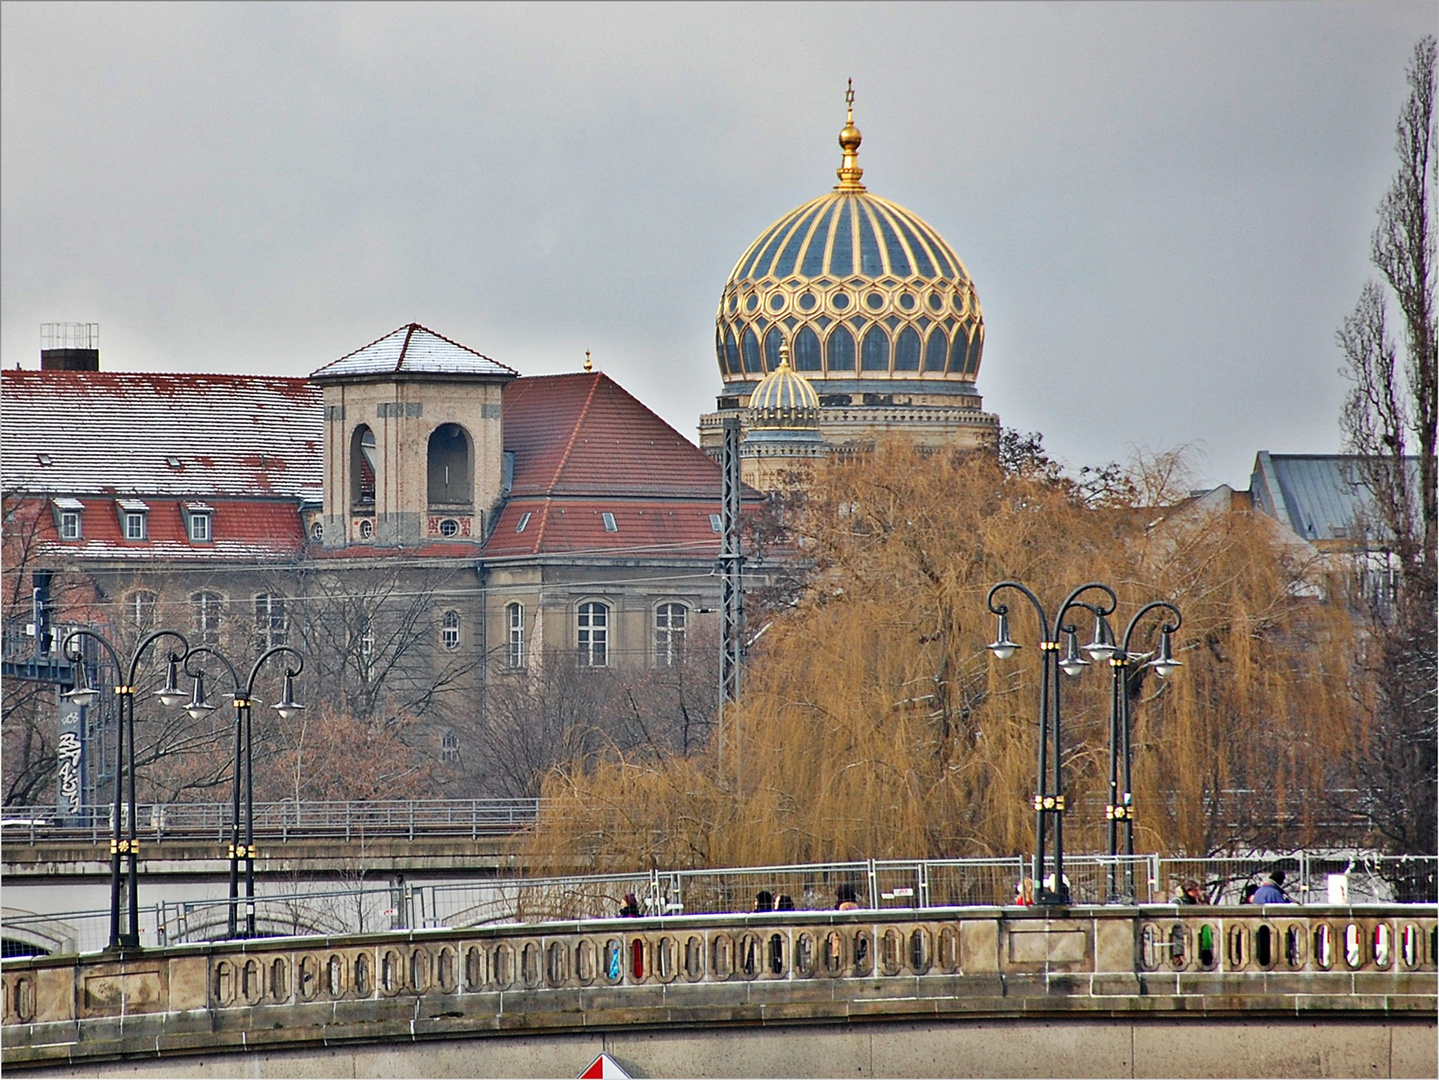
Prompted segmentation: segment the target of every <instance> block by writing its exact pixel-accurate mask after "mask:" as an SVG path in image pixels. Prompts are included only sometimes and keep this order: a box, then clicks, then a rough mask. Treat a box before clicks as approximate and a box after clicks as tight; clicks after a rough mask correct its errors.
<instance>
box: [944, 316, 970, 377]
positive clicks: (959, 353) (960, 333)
mask: <svg viewBox="0 0 1439 1080" xmlns="http://www.w3.org/2000/svg"><path fill="white" fill-rule="evenodd" d="M968 348H969V335H967V334H966V333H965V332H964V327H963V326H961V327H959V328H958V329H957V330H955V332H954V344H953V345H951V346H950V348H949V373H950V374H951V375H963V374H964V354H965V352H966V351H967V350H968Z"/></svg>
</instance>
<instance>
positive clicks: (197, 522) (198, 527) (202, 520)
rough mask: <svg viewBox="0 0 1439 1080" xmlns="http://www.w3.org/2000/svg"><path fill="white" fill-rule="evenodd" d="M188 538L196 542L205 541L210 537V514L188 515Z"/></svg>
mask: <svg viewBox="0 0 1439 1080" xmlns="http://www.w3.org/2000/svg"><path fill="white" fill-rule="evenodd" d="M190 539H191V540H194V541H196V542H198V543H207V542H208V541H209V539H210V515H209V514H191V515H190Z"/></svg>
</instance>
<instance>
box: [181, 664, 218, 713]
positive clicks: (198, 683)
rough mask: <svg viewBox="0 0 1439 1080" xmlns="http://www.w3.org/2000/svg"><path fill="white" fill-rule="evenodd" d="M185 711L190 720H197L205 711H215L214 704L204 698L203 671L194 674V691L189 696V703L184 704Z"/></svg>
mask: <svg viewBox="0 0 1439 1080" xmlns="http://www.w3.org/2000/svg"><path fill="white" fill-rule="evenodd" d="M185 711H186V712H187V713H189V714H190V719H191V720H199V719H200V718H201V717H203V716H204V715H205V714H206V713H210V712H214V711H215V706H214V705H212V704H211V703H210V702H208V701H206V700H205V674H204V672H201V673H200V674H198V675H196V676H195V692H194V694H192V695H191V696H190V704H188V705H186V706H185Z"/></svg>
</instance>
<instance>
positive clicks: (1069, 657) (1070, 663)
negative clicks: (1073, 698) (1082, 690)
mask: <svg viewBox="0 0 1439 1080" xmlns="http://www.w3.org/2000/svg"><path fill="white" fill-rule="evenodd" d="M1064 641H1065V646H1064V658H1063V659H1062V660H1060V661H1059V668H1060V670H1061V671H1063V672H1064V673H1065V674H1066V675H1068V676H1069V677H1070V678H1071V679H1073V678H1076V677H1077V676H1079V675H1082V674H1084V669H1085V668H1087V667H1089V661H1088V660H1086V659H1085V658H1084V657H1082V656H1080V655H1079V638H1078V637H1076V636H1075V633H1074V631H1073V630H1066V631H1065V633H1064Z"/></svg>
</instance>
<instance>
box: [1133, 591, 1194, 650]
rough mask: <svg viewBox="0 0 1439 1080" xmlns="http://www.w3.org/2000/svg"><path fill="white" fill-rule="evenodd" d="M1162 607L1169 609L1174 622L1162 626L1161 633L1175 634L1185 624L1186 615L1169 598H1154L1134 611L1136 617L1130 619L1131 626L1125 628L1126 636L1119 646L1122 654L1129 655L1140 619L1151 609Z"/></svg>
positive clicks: (1155, 609)
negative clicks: (1130, 645)
mask: <svg viewBox="0 0 1439 1080" xmlns="http://www.w3.org/2000/svg"><path fill="white" fill-rule="evenodd" d="M1161 608H1162V609H1163V610H1165V611H1168V612H1169V613H1170V614H1171V615H1173V616H1174V621H1173V622H1166V623H1165V624H1164V625H1163V626H1162V627H1160V630H1159V632H1160V633H1161V634H1173V633H1174V632H1176V631H1177V630H1178V629H1179V628H1180V627H1181V626H1183V625H1184V616H1183V615H1181V614H1180V613H1179V608H1177V607H1175V606H1174V605H1173V604H1171V603H1170V602H1169V601H1168V600H1153V601H1151V602H1150V603H1148V604H1145V605H1144V606H1143V607H1142V608H1140V609H1139V610H1138V611H1136V612H1135V613H1134V618H1132V619H1130V620H1129V626H1128V627H1126V628H1125V631H1124V637H1123V638H1122V639H1121V644H1120V646H1119V651H1120V655H1121V656H1128V655H1129V642H1130V639H1131V638H1133V636H1134V631H1135V629H1136V628H1137V627H1138V626H1139V620H1140V619H1142V618H1144V616H1146V615H1148V614H1149V613H1150V612H1151V611H1157V610H1159V609H1161Z"/></svg>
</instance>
